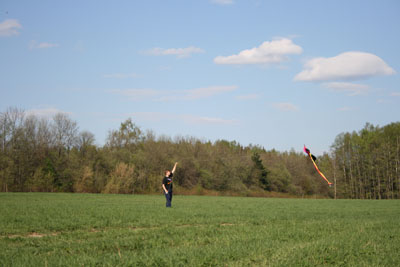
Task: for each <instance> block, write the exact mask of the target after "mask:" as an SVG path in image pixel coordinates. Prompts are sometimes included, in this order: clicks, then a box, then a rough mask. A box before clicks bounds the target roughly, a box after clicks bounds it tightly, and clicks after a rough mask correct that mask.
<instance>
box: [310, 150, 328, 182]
mask: <svg viewBox="0 0 400 267" xmlns="http://www.w3.org/2000/svg"><path fill="white" fill-rule="evenodd" d="M308 155H309V156H310V159H311V161H312V163H313V164H314V167H315V169H316V170H317V172H318V173H319V175H321V177H322V178H324V179H325V181H326V182H327V183H328V185H329V186H332V185H333V184H332V183H331V182H329V180H328V179H326V177H325V175H324V174H323V173H322V172H321V171H320V170H319V169H318V166H317V164H316V163H315V161H314V159H313V157H312V155H311V153H309V154H308Z"/></svg>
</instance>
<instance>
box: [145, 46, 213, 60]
mask: <svg viewBox="0 0 400 267" xmlns="http://www.w3.org/2000/svg"><path fill="white" fill-rule="evenodd" d="M199 53H205V51H204V50H203V49H201V48H198V47H194V46H189V47H186V48H168V49H164V48H158V47H157V48H153V49H150V50H147V51H144V54H148V55H153V56H169V55H174V56H177V57H178V58H185V57H190V56H191V55H192V54H199Z"/></svg>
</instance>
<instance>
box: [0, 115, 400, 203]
mask: <svg viewBox="0 0 400 267" xmlns="http://www.w3.org/2000/svg"><path fill="white" fill-rule="evenodd" d="M399 137H400V124H399V123H393V124H390V125H388V126H385V127H383V128H379V127H377V126H376V127H375V126H372V125H370V124H367V126H366V127H365V128H364V129H362V130H361V131H360V132H359V133H355V132H353V133H351V134H350V133H344V134H340V135H338V136H337V138H336V140H335V142H334V144H333V145H332V150H331V153H330V154H326V153H325V154H324V155H323V156H321V157H319V159H318V161H317V163H318V164H319V166H320V169H321V170H322V171H323V172H324V173H325V174H326V176H329V177H330V178H331V177H333V178H334V181H335V187H334V188H329V187H328V186H327V185H326V183H325V182H324V181H323V180H322V179H321V178H320V177H319V176H318V174H317V173H316V171H315V169H314V168H313V165H312V163H311V162H310V161H309V159H308V158H307V156H305V155H304V154H303V153H297V152H295V151H294V150H291V151H289V152H278V151H276V150H266V149H265V148H263V147H261V146H257V145H249V146H242V145H241V144H239V143H238V142H236V141H227V140H217V141H215V142H211V141H204V140H199V139H197V138H194V137H174V138H171V137H168V136H156V134H155V133H154V132H152V131H150V130H147V131H143V130H142V129H141V128H140V127H138V126H137V125H136V124H135V123H134V122H133V121H132V120H131V119H127V120H126V121H124V122H122V123H121V124H120V127H119V129H115V130H111V131H110V132H109V133H108V136H107V138H106V141H105V144H104V145H103V146H98V145H96V144H95V137H94V135H93V134H92V133H90V132H88V131H79V127H78V125H77V123H76V122H75V121H73V120H72V119H71V118H69V116H68V115H67V114H63V113H59V114H56V115H55V116H53V117H52V118H51V119H48V118H43V117H39V116H36V115H32V114H30V115H29V114H26V113H25V112H24V111H22V110H20V109H17V108H8V109H7V110H6V111H4V112H1V113H0V139H1V141H0V142H1V148H0V191H2V192H17V191H18V192H26V191H32V192H87V193H124V194H136V193H158V192H161V180H162V178H163V172H164V170H165V169H168V168H170V167H171V166H173V163H174V162H176V161H178V162H179V165H178V168H177V170H176V173H175V182H174V184H175V188H176V189H177V191H178V192H182V193H190V194H210V193H219V194H235V195H242V196H274V194H275V195H276V194H280V195H282V196H316V195H318V196H322V197H331V198H333V197H338V198H376V199H381V198H399V196H400V174H399V167H400V165H399V158H400V150H399V148H400V144H399ZM331 179H332V178H331Z"/></svg>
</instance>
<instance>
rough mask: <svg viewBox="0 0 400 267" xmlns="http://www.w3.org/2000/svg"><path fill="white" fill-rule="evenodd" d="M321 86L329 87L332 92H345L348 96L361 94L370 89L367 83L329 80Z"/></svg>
mask: <svg viewBox="0 0 400 267" xmlns="http://www.w3.org/2000/svg"><path fill="white" fill-rule="evenodd" d="M323 86H324V87H325V88H328V89H331V90H332V91H334V92H345V93H347V94H348V95H349V96H356V95H363V94H367V93H368V92H369V91H370V87H369V86H368V85H365V84H355V83H348V82H330V83H324V84H323Z"/></svg>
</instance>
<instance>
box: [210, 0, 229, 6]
mask: <svg viewBox="0 0 400 267" xmlns="http://www.w3.org/2000/svg"><path fill="white" fill-rule="evenodd" d="M211 3H214V4H217V5H232V4H233V0H211Z"/></svg>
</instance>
